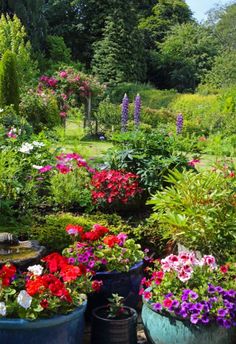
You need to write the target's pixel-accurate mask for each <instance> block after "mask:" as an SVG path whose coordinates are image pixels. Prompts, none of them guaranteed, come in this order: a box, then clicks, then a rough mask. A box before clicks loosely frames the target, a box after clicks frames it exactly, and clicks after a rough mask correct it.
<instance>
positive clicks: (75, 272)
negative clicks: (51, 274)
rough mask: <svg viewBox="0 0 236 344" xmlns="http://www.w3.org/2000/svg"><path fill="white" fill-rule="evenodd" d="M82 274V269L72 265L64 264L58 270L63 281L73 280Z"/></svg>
mask: <svg viewBox="0 0 236 344" xmlns="http://www.w3.org/2000/svg"><path fill="white" fill-rule="evenodd" d="M85 272H86V270H85ZM83 274H84V269H82V268H80V267H79V266H74V265H65V266H64V267H63V268H62V270H61V272H60V276H61V277H62V278H63V281H64V282H71V281H74V280H76V279H77V278H78V277H80V276H82V275H83Z"/></svg>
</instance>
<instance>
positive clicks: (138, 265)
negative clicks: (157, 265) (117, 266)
mask: <svg viewBox="0 0 236 344" xmlns="http://www.w3.org/2000/svg"><path fill="white" fill-rule="evenodd" d="M142 265H143V260H140V261H138V262H137V263H135V264H134V265H132V266H131V268H129V270H128V271H116V270H112V271H98V272H96V275H97V276H102V275H117V274H123V273H128V272H129V271H132V270H135V269H137V268H140V267H141V266H142Z"/></svg>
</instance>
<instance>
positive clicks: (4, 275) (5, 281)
mask: <svg viewBox="0 0 236 344" xmlns="http://www.w3.org/2000/svg"><path fill="white" fill-rule="evenodd" d="M15 274H16V267H15V266H14V265H12V264H6V265H3V267H2V268H1V269H0V279H1V280H2V286H3V287H8V286H9V285H10V284H11V281H12V279H13V277H14V276H15Z"/></svg>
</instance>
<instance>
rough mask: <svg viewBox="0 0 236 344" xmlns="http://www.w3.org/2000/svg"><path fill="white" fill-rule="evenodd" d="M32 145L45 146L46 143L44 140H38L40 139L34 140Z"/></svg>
mask: <svg viewBox="0 0 236 344" xmlns="http://www.w3.org/2000/svg"><path fill="white" fill-rule="evenodd" d="M32 145H34V146H35V147H44V146H45V144H44V143H43V142H38V141H33V142H32Z"/></svg>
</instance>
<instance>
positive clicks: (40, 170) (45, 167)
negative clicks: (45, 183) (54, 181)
mask: <svg viewBox="0 0 236 344" xmlns="http://www.w3.org/2000/svg"><path fill="white" fill-rule="evenodd" d="M52 168H53V167H52V166H51V165H46V166H44V167H42V168H40V169H39V172H40V173H45V172H48V171H50V170H51V169H52Z"/></svg>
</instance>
